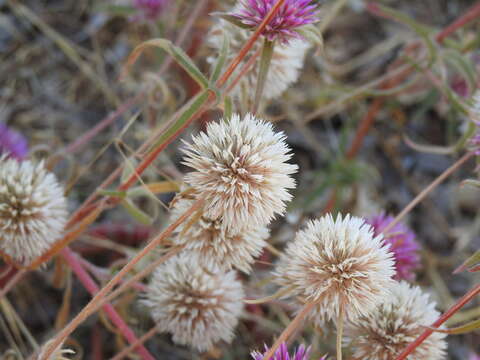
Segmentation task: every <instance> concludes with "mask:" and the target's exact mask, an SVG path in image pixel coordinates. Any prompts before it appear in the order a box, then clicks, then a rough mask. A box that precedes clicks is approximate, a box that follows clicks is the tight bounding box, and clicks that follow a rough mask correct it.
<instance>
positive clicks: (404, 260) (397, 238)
mask: <svg viewBox="0 0 480 360" xmlns="http://www.w3.org/2000/svg"><path fill="white" fill-rule="evenodd" d="M392 221H393V217H392V216H387V215H385V214H379V215H376V216H373V217H371V218H370V219H367V220H366V222H367V223H368V224H370V225H372V226H373V228H374V231H375V235H378V234H380V233H382V231H383V229H385V227H387V225H388V224H390V223H391V222H392ZM383 236H384V240H385V242H386V243H387V244H390V251H391V252H393V254H394V259H395V268H396V270H397V273H396V275H395V276H394V278H395V279H396V280H402V279H404V280H414V279H415V272H414V270H415V269H418V268H419V267H420V256H419V254H418V251H419V249H420V247H419V245H418V243H417V242H416V241H415V233H414V232H413V231H412V230H410V229H409V228H408V227H407V226H405V225H404V224H402V223H398V224H396V225H395V226H394V227H393V228H392V229H390V230H389V231H388V233H387V234H383Z"/></svg>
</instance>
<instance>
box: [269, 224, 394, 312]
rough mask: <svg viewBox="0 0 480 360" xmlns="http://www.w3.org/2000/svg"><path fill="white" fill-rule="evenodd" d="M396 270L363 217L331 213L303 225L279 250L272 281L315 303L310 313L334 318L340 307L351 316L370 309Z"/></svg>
mask: <svg viewBox="0 0 480 360" xmlns="http://www.w3.org/2000/svg"><path fill="white" fill-rule="evenodd" d="M394 274H395V271H394V262H393V259H392V254H391V253H390V252H389V251H388V247H387V246H385V245H384V243H383V240H382V236H381V235H379V236H374V234H373V229H372V228H371V226H370V225H368V224H365V221H364V220H363V219H360V218H357V217H350V216H349V215H347V216H346V217H345V218H343V219H342V216H341V215H338V216H337V219H336V220H334V219H333V217H332V216H331V215H326V216H323V217H322V218H320V219H318V220H315V221H311V222H309V223H308V225H307V227H306V229H304V230H300V231H299V232H298V233H297V236H296V238H295V241H293V242H291V243H290V244H289V245H288V246H287V248H286V249H285V251H284V254H283V255H282V257H281V259H280V264H279V266H278V268H277V271H276V275H277V277H278V278H277V282H278V283H279V284H280V285H281V286H282V287H284V288H285V289H290V294H292V295H296V296H298V297H299V300H300V301H301V302H312V301H314V302H316V303H317V306H316V308H315V313H316V315H317V316H318V317H320V318H321V319H322V320H323V319H336V318H337V317H338V315H339V313H340V311H343V312H344V314H345V317H346V318H347V319H350V320H352V319H355V318H357V317H358V316H361V315H365V314H367V313H368V312H370V311H372V310H373V309H374V308H375V306H376V303H377V302H378V301H379V299H381V298H382V297H385V296H388V294H389V293H388V288H389V287H390V286H391V284H392V283H393V280H392V276H393V275H394Z"/></svg>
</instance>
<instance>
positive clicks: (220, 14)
mask: <svg viewBox="0 0 480 360" xmlns="http://www.w3.org/2000/svg"><path fill="white" fill-rule="evenodd" d="M210 15H211V16H215V17H219V18H221V19H223V20H226V21H228V22H229V23H231V24H233V25H235V26H238V27H240V28H242V29H252V28H253V27H252V26H251V25H247V24H244V23H243V22H242V20H240V19H239V18H238V17H236V16H233V15H232V14H229V13H224V12H213V13H210Z"/></svg>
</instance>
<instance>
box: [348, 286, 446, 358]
mask: <svg viewBox="0 0 480 360" xmlns="http://www.w3.org/2000/svg"><path fill="white" fill-rule="evenodd" d="M390 291H391V293H392V295H391V296H385V297H382V298H381V302H380V304H379V305H378V308H377V310H376V311H375V312H372V313H370V314H368V315H366V316H362V317H361V318H359V319H358V321H356V322H355V323H354V324H351V325H349V326H348V328H347V329H346V334H347V336H348V337H349V338H350V339H351V342H352V346H353V351H354V354H355V357H356V358H358V359H365V358H368V359H369V360H393V359H395V358H396V356H397V355H398V354H399V353H400V352H401V351H402V350H404V349H405V348H406V347H407V345H409V344H410V343H411V342H412V341H414V340H415V339H416V338H417V337H418V336H419V335H420V334H421V333H422V332H423V331H424V326H430V325H431V324H432V323H433V322H434V321H435V320H436V319H437V318H438V316H439V315H440V314H439V313H438V311H436V310H435V303H433V302H431V301H430V299H429V296H428V295H427V294H424V293H422V291H421V289H420V288H419V287H417V286H413V287H412V286H410V285H409V284H408V283H407V282H405V281H402V282H399V283H396V284H395V285H394V286H393V287H392V288H391V290H390ZM445 349H446V342H445V334H443V333H439V332H434V333H433V334H432V335H430V337H428V338H427V339H426V340H425V341H424V342H423V343H422V344H420V345H419V346H418V347H417V348H416V349H415V350H414V352H413V353H412V354H411V355H410V356H409V357H408V358H407V359H408V360H417V359H422V360H440V359H444V358H445V355H446V354H445Z"/></svg>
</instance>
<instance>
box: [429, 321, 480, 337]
mask: <svg viewBox="0 0 480 360" xmlns="http://www.w3.org/2000/svg"><path fill="white" fill-rule="evenodd" d="M479 328H480V319H478V320H474V321H471V322H469V323H467V324H465V325H462V326H458V327H454V328H450V329H437V328H431V329H432V330H433V331H435V332H441V333H444V334H450V335H459V334H466V333H469V332H472V331H475V330H477V329H479Z"/></svg>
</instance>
